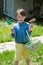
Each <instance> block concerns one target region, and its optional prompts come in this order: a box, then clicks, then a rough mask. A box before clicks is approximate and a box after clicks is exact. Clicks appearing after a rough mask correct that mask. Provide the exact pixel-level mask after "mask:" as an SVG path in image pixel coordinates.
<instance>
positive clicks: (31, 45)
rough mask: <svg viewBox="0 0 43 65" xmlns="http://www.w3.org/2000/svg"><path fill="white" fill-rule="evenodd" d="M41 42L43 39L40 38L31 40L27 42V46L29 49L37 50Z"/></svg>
mask: <svg viewBox="0 0 43 65" xmlns="http://www.w3.org/2000/svg"><path fill="white" fill-rule="evenodd" d="M40 44H41V41H40V40H38V39H34V40H31V41H30V42H27V43H26V44H25V47H27V48H28V49H30V50H32V51H36V50H38V49H39V47H40Z"/></svg>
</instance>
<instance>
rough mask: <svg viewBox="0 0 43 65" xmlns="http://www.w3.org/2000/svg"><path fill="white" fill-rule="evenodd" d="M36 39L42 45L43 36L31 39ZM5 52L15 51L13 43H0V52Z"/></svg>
mask: <svg viewBox="0 0 43 65" xmlns="http://www.w3.org/2000/svg"><path fill="white" fill-rule="evenodd" d="M35 38H38V39H39V40H40V41H41V42H42V43H43V36H38V37H33V38H32V39H35ZM5 50H15V42H14V41H11V42H5V43H0V52H2V51H5Z"/></svg>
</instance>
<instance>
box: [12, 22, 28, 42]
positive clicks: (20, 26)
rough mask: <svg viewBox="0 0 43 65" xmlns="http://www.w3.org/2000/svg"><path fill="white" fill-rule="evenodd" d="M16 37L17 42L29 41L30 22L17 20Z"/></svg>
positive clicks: (15, 26)
mask: <svg viewBox="0 0 43 65" xmlns="http://www.w3.org/2000/svg"><path fill="white" fill-rule="evenodd" d="M13 29H14V37H15V42H17V43H22V42H27V41H29V38H28V36H27V33H26V31H29V23H28V22H25V21H24V22H23V23H20V22H17V23H16V24H15V25H14V27H13Z"/></svg>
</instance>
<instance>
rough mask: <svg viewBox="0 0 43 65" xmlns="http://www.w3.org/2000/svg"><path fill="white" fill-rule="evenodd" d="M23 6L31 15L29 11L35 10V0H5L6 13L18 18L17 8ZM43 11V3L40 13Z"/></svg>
mask: <svg viewBox="0 0 43 65" xmlns="http://www.w3.org/2000/svg"><path fill="white" fill-rule="evenodd" d="M18 8H23V9H25V10H26V12H27V15H28V16H29V17H31V15H30V13H29V11H30V10H33V0H25V1H24V0H4V14H6V15H8V16H10V17H12V18H16V10H17V9H18ZM42 13H43V5H42V7H41V11H40V14H42Z"/></svg>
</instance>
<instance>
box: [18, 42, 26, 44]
mask: <svg viewBox="0 0 43 65" xmlns="http://www.w3.org/2000/svg"><path fill="white" fill-rule="evenodd" d="M19 43H20V44H26V42H18V44H19Z"/></svg>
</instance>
